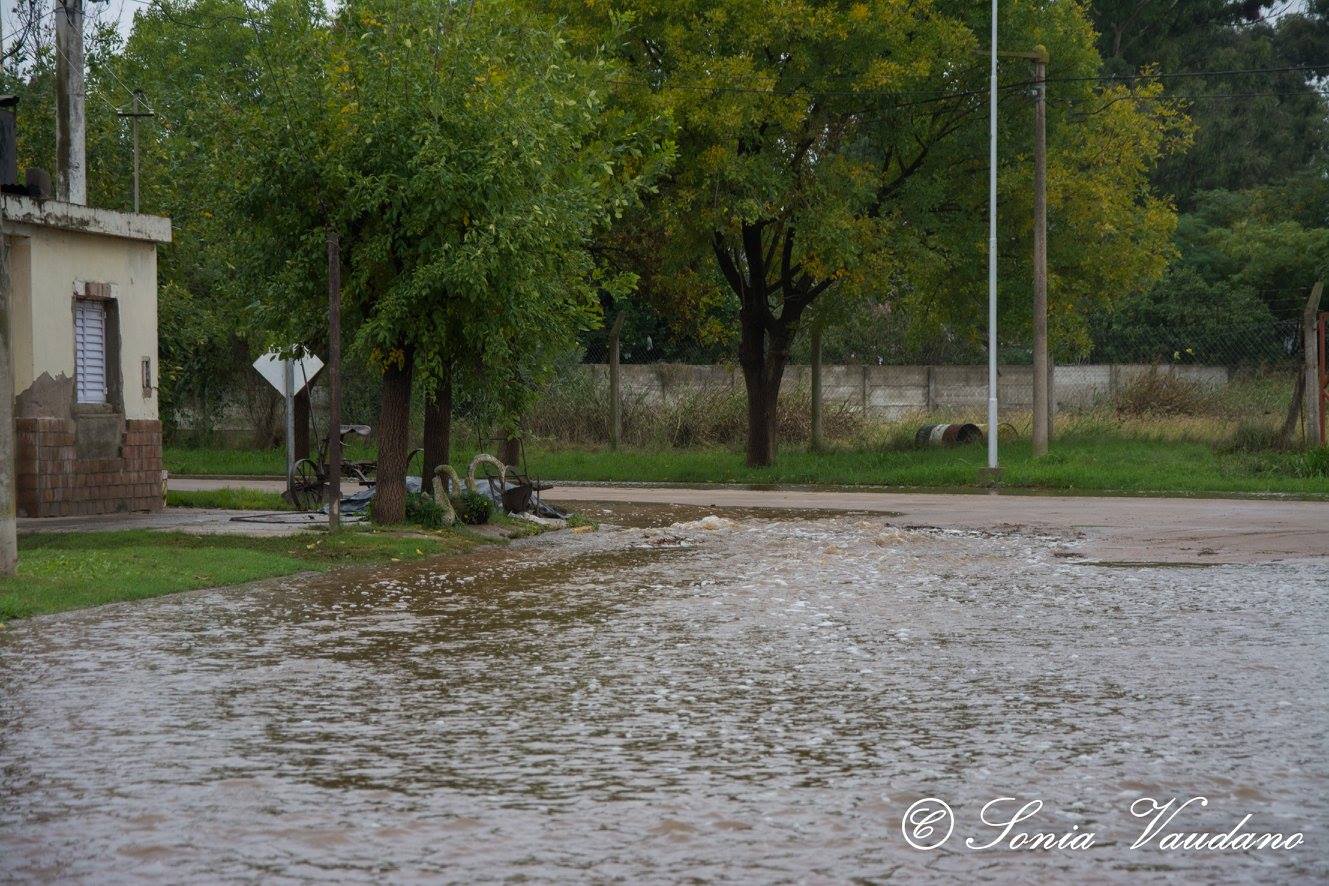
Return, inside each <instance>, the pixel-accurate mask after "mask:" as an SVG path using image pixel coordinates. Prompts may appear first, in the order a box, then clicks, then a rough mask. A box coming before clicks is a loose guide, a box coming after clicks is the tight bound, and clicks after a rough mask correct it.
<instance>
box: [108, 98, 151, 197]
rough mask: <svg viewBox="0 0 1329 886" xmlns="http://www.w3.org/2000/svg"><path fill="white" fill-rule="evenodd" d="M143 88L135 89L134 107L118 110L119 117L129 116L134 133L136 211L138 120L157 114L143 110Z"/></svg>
mask: <svg viewBox="0 0 1329 886" xmlns="http://www.w3.org/2000/svg"><path fill="white" fill-rule="evenodd" d="M142 104H143V90H141V89H135V90H134V104H133V109H132V110H129V111H116V112H115V113H116V116H117V117H128V118H129V121H130V122H129V127H130V131H131V132H132V133H133V135H134V211H135V212H138V121H139V120H140V119H141V118H143V117H152V116H155V115H154V114H153V113H152V112H151V111H144V110H142Z"/></svg>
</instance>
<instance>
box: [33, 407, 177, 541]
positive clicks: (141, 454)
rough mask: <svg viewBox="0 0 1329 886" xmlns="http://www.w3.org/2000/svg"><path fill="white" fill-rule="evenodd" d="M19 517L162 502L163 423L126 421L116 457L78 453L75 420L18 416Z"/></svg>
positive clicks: (156, 506)
mask: <svg viewBox="0 0 1329 886" xmlns="http://www.w3.org/2000/svg"><path fill="white" fill-rule="evenodd" d="M14 432H15V441H14V442H15V461H16V463H17V464H16V467H17V475H18V476H17V479H18V515H19V516H20V517H70V516H76V515H82V514H112V513H116V512H121V511H157V510H161V507H162V481H161V475H162V426H161V422H159V421H135V420H132V419H131V420H129V421H126V422H125V434H124V437H123V438H122V440H121V446H120V456H119V457H118V458H79V457H78V454H77V452H76V451H75V448H74V421H73V419H66V418H16V419H14Z"/></svg>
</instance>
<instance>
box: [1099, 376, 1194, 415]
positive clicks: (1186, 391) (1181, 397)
mask: <svg viewBox="0 0 1329 886" xmlns="http://www.w3.org/2000/svg"><path fill="white" fill-rule="evenodd" d="M1213 400H1214V395H1213V392H1212V391H1210V390H1208V389H1207V388H1205V387H1204V386H1203V385H1199V384H1196V383H1195V382H1193V381H1187V380H1186V379H1183V378H1177V377H1176V376H1175V375H1172V374H1170V373H1165V372H1159V371H1158V370H1157V369H1150V370H1149V371H1148V372H1145V373H1142V374H1140V375H1137V376H1136V377H1135V378H1133V379H1131V380H1130V381H1129V382H1127V383H1126V385H1125V386H1124V387H1122V388H1121V389H1120V390H1118V391H1117V393H1116V394H1114V395H1113V398H1112V405H1113V408H1114V409H1115V410H1116V412H1117V414H1118V415H1203V414H1206V413H1209V412H1212V411H1213Z"/></svg>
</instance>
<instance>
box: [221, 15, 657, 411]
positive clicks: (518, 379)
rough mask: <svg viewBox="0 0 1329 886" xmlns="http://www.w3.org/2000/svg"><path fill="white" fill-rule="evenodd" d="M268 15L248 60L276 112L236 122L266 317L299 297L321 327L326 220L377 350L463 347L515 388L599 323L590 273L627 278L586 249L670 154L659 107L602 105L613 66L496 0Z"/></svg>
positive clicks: (445, 358)
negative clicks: (643, 113)
mask: <svg viewBox="0 0 1329 886" xmlns="http://www.w3.org/2000/svg"><path fill="white" fill-rule="evenodd" d="M270 17H271V19H272V21H271V29H272V36H271V38H270V40H269V43H268V45H267V46H265V47H263V55H264V56H265V57H266V58H267V61H266V62H264V63H263V64H262V66H261V67H259V70H257V71H256V72H255V73H256V79H257V81H258V83H259V84H261V86H263V87H264V88H268V89H271V91H272V92H273V93H275V94H276V98H277V101H276V102H275V104H276V105H277V111H278V113H277V114H275V115H274V114H273V113H272V111H273V108H272V107H271V106H270V105H269V106H266V107H255V108H253V109H252V112H251V113H250V114H249V115H248V116H247V117H246V118H245V119H244V120H243V121H242V129H241V131H240V133H239V135H238V138H237V142H238V145H237V147H239V148H242V149H243V155H244V156H246V157H248V158H251V160H252V163H253V173H252V174H250V175H249V176H247V177H245V178H244V179H242V181H244V183H245V189H244V190H242V191H241V192H240V193H239V194H238V195H237V197H238V200H237V203H238V206H239V207H240V209H241V212H242V214H243V215H244V216H245V217H246V218H247V219H248V220H249V221H250V222H251V223H253V224H254V225H256V226H257V227H258V228H259V230H260V236H259V237H258V238H256V240H255V242H254V244H253V249H251V250H250V251H249V253H248V255H247V258H248V259H249V261H248V262H247V267H248V271H247V277H248V280H247V281H246V282H247V283H249V284H251V285H258V286H259V287H261V289H260V291H262V292H263V293H264V296H265V302H266V303H267V304H268V305H269V306H270V307H271V308H272V312H273V313H274V314H277V313H280V314H282V315H286V314H289V313H290V308H291V306H292V301H293V299H298V300H301V301H302V302H303V304H304V305H307V307H305V308H303V309H302V310H299V311H296V312H295V314H294V317H293V318H292V319H291V320H289V321H287V323H286V325H287V326H288V327H291V333H292V337H293V338H296V339H298V340H302V341H310V340H316V339H317V332H316V331H315V330H314V328H313V327H316V326H317V325H318V324H319V323H320V322H321V317H322V313H321V306H322V304H323V299H324V295H323V290H322V280H323V276H324V275H323V268H324V265H325V262H326V258H325V251H324V245H323V241H324V230H325V229H326V228H327V227H328V226H329V225H331V226H333V227H334V228H336V229H337V230H339V231H341V233H342V245H343V254H344V255H345V257H346V261H347V271H346V275H345V278H344V287H345V289H344V303H345V304H346V305H347V309H348V311H349V312H352V314H353V316H358V317H359V318H360V322H358V323H356V324H355V329H356V332H355V345H356V347H358V348H359V349H361V350H363V351H364V352H365V353H368V354H371V355H372V356H373V358H374V359H375V360H376V361H377V363H378V364H379V365H388V364H391V363H393V362H394V361H398V362H399V361H400V360H401V359H402V358H403V355H404V353H405V352H406V351H407V350H408V349H411V350H413V351H414V353H415V358H416V360H417V362H418V365H419V368H420V369H421V371H422V372H423V373H424V374H425V376H426V377H435V376H437V375H438V374H440V373H441V372H442V371H443V367H444V365H446V364H453V363H455V364H457V365H458V366H459V368H460V369H461V371H463V372H465V373H466V375H465V380H466V382H467V384H466V385H464V387H466V388H468V389H471V390H473V389H474V388H475V386H477V385H478V386H480V387H481V388H482V390H483V391H484V393H485V394H487V395H489V396H491V397H493V398H494V399H495V400H498V401H511V400H513V398H514V397H517V396H519V395H520V393H521V392H523V391H526V390H527V389H528V388H529V385H530V384H531V383H533V382H534V381H538V379H539V378H540V376H541V374H542V372H543V371H544V369H545V367H544V363H545V361H547V360H548V359H549V357H548V355H549V354H552V353H553V352H556V351H559V350H562V349H566V347H567V346H568V345H570V344H571V343H572V341H573V340H574V336H575V334H576V332H577V331H579V330H581V329H583V328H586V327H588V326H590V325H591V324H593V323H595V322H597V321H598V319H599V318H598V311H597V301H596V298H595V296H596V291H597V287H599V286H609V287H622V286H623V285H626V284H627V283H628V282H630V281H623V280H619V279H616V278H612V279H610V278H605V277H604V276H602V275H600V274H599V273H598V271H597V269H596V267H595V266H594V264H593V262H592V260H591V258H590V256H589V254H588V252H587V251H586V248H585V247H586V244H587V242H588V240H589V237H590V235H591V234H592V233H593V232H594V230H595V229H596V228H597V227H598V226H600V225H602V224H604V223H605V222H606V221H607V220H608V219H610V218H612V216H613V215H614V214H615V213H621V212H622V211H623V210H624V208H626V207H628V206H629V205H630V204H631V203H632V201H633V200H634V199H635V194H636V193H637V192H638V191H639V190H641V189H642V188H644V187H646V186H647V185H648V184H649V181H650V179H651V178H652V177H653V176H654V175H655V174H656V170H657V169H658V167H659V165H660V163H661V161H662V160H663V159H665V158H667V148H662V146H661V144H660V142H659V140H658V139H657V138H656V134H655V132H653V131H652V128H651V124H650V121H646V123H645V125H641V124H640V121H638V120H636V119H633V118H629V117H627V116H626V115H624V114H621V113H617V112H615V111H613V110H612V109H608V108H606V107H605V106H604V104H603V96H604V94H605V93H606V92H607V91H608V85H607V81H608V79H609V78H610V77H612V76H613V68H612V67H611V66H610V65H608V64H607V63H605V62H604V61H602V60H594V59H592V60H585V61H580V60H577V59H575V58H573V57H572V56H570V55H569V54H568V53H567V52H566V50H565V49H564V48H563V47H562V44H561V41H560V40H559V39H558V38H557V36H556V35H555V34H552V33H551V32H550V31H549V30H547V29H543V28H540V27H537V26H535V23H533V22H531V21H530V20H529V18H528V17H527V16H524V15H522V14H521V13H519V11H518V10H516V9H514V8H511V7H510V6H508V5H507V4H504V3H501V2H495V3H487V4H481V5H478V6H475V7H467V8H462V7H457V6H454V5H453V4H450V3H445V2H441V0H440V2H432V0H417V2H411V3H406V4H398V3H387V2H381V0H363V2H356V3H350V4H346V5H345V6H343V7H342V8H341V9H340V10H339V12H338V14H337V16H336V18H335V19H333V20H332V21H329V22H324V21H322V20H321V19H320V18H319V17H317V16H315V15H312V14H307V15H304V16H301V15H297V14H296V11H294V10H292V9H290V8H288V7H287V6H286V5H284V4H275V5H274V6H273V7H272V12H271V13H270ZM311 66H312V68H313V69H314V70H315V71H317V72H318V76H316V77H309V76H300V75H302V74H304V73H306V72H307V71H308V70H309V69H310V68H311ZM299 303H301V302H299V301H297V304H299ZM282 319H283V317H278V316H272V317H270V320H271V322H274V323H277V322H281V321H282ZM515 405H519V403H518V404H515Z"/></svg>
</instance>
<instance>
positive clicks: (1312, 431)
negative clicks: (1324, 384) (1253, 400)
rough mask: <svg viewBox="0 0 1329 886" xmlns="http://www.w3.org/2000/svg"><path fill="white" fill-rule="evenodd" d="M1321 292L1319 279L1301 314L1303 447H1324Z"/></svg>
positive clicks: (1321, 285)
mask: <svg viewBox="0 0 1329 886" xmlns="http://www.w3.org/2000/svg"><path fill="white" fill-rule="evenodd" d="M1323 292H1324V281H1323V280H1318V281H1316V283H1315V286H1314V287H1312V288H1311V295H1310V298H1309V299H1307V300H1306V310H1305V311H1304V312H1303V313H1302V315H1301V336H1302V338H1301V340H1302V342H1303V343H1304V347H1303V348H1302V372H1303V373H1304V375H1305V381H1304V382H1303V383H1302V385H1301V386H1300V387H1301V389H1302V392H1303V396H1302V400H1301V402H1302V409H1303V413H1302V414H1303V415H1304V416H1305V421H1306V445H1307V447H1312V446H1323V445H1324V442H1325V441H1324V440H1322V439H1321V438H1320V350H1319V347H1318V345H1319V342H1318V338H1319V336H1318V335H1317V334H1316V332H1317V330H1316V328H1315V326H1316V323H1315V321H1316V319H1317V315H1318V314H1319V312H1320V296H1321V294H1322V293H1323Z"/></svg>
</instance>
